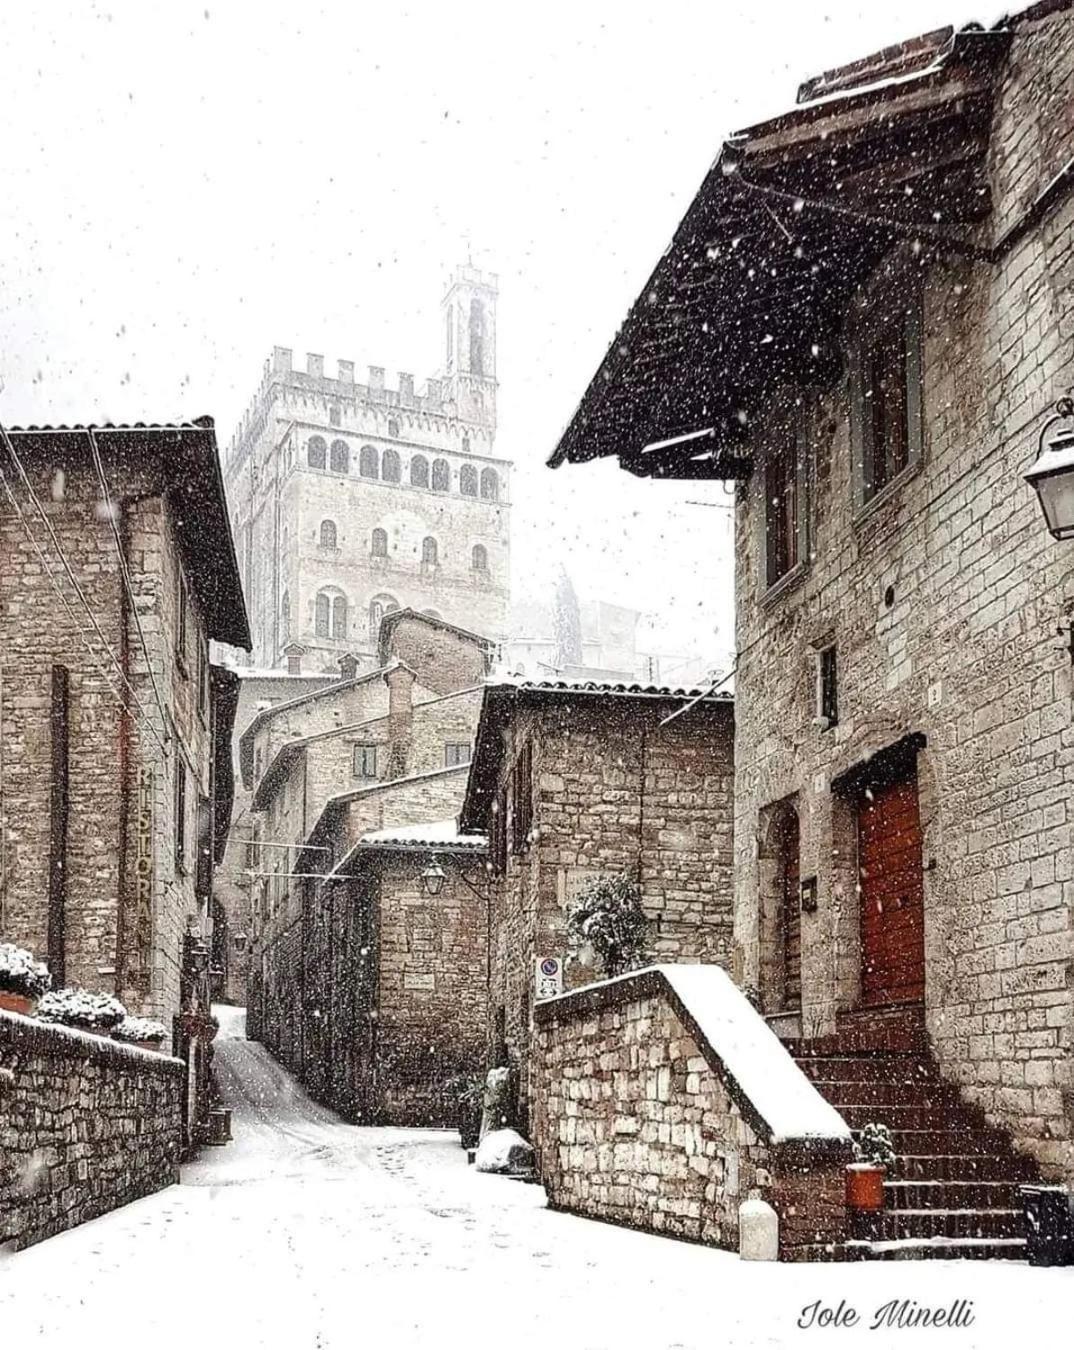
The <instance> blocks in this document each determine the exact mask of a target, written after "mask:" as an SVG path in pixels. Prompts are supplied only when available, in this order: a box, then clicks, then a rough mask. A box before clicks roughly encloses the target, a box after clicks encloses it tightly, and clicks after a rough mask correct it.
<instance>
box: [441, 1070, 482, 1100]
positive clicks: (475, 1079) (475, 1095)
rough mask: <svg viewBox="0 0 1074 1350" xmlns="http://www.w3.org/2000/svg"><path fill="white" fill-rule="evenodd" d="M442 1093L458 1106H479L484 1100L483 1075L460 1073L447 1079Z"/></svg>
mask: <svg viewBox="0 0 1074 1350" xmlns="http://www.w3.org/2000/svg"><path fill="white" fill-rule="evenodd" d="M444 1091H445V1092H446V1093H448V1095H449V1096H451V1097H454V1099H455V1100H456V1101H457V1102H458V1103H459V1105H460V1106H474V1105H477V1106H480V1105H481V1103H482V1102H483V1101H484V1099H485V1075H484V1074H483V1073H460V1074H459V1075H458V1076H457V1077H455V1078H449V1079H448V1080H447V1082H446V1083H445V1084H444Z"/></svg>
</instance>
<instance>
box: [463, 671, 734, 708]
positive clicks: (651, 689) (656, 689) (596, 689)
mask: <svg viewBox="0 0 1074 1350" xmlns="http://www.w3.org/2000/svg"><path fill="white" fill-rule="evenodd" d="M485 687H486V688H487V689H488V688H492V689H519V690H522V691H523V692H525V693H527V694H601V695H604V696H605V697H615V696H618V697H621V698H697V699H701V698H706V699H707V698H711V699H714V700H716V701H718V702H731V701H732V697H733V696H732V695H731V694H729V693H727V692H726V691H725V690H715V689H713V688H712V687H711V686H707V687H706V686H703V687H700V688H699V687H697V686H693V687H688V686H685V685H663V684H637V683H632V682H628V681H620V680H588V679H586V678H585V677H584V676H576V677H570V676H562V675H560V676H557V677H556V678H555V679H552V680H532V679H527V678H526V677H525V676H523V675H495V676H493V677H491V678H490V679H488V680H486V681H485Z"/></svg>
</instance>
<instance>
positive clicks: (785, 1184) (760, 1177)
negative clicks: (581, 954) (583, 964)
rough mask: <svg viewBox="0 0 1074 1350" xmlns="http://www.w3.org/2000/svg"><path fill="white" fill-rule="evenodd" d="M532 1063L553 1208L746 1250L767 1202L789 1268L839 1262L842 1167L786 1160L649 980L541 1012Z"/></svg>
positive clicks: (538, 1137) (535, 1114) (536, 1126)
mask: <svg viewBox="0 0 1074 1350" xmlns="http://www.w3.org/2000/svg"><path fill="white" fill-rule="evenodd" d="M533 1060H534V1066H533V1072H534V1093H533V1101H532V1114H531V1120H532V1132H533V1141H534V1144H535V1147H536V1149H537V1154H538V1162H539V1167H540V1172H541V1179H542V1181H543V1182H544V1185H545V1188H546V1190H547V1192H548V1199H549V1203H550V1205H552V1206H553V1207H555V1208H557V1209H565V1210H569V1211H571V1212H573V1213H577V1214H584V1215H587V1216H589V1217H591V1218H598V1219H607V1220H610V1221H612V1222H614V1223H619V1224H624V1225H626V1226H627V1227H631V1228H643V1229H648V1230H651V1231H653V1232H657V1233H664V1234H667V1235H668V1236H673V1237H680V1238H688V1239H691V1240H693V1241H697V1242H705V1243H711V1244H712V1245H713V1246H717V1247H724V1248H730V1249H735V1248H737V1245H738V1207H739V1205H740V1204H741V1202H742V1201H743V1200H745V1199H746V1198H747V1197H748V1196H749V1195H750V1193H751V1192H756V1193H758V1194H760V1195H761V1196H762V1197H763V1198H764V1199H766V1200H767V1201H768V1202H769V1203H770V1204H771V1205H772V1206H773V1207H774V1208H775V1210H776V1212H777V1214H778V1215H779V1217H780V1256H781V1259H783V1260H809V1259H823V1258H824V1257H825V1256H831V1255H832V1254H834V1249H835V1246H836V1244H838V1243H839V1242H841V1241H842V1239H843V1237H844V1236H845V1228H846V1211H845V1205H844V1186H845V1183H844V1176H843V1160H841V1159H840V1160H837V1161H834V1160H833V1161H829V1162H823V1161H821V1162H816V1163H812V1164H808V1165H796V1164H795V1162H794V1160H793V1158H791V1157H787V1158H784V1157H782V1156H781V1154H780V1151H779V1150H778V1149H776V1148H773V1147H772V1146H771V1145H770V1144H769V1143H768V1142H767V1141H766V1140H765V1139H764V1138H763V1137H761V1136H760V1135H759V1134H758V1132H757V1130H756V1129H755V1128H754V1127H753V1126H752V1125H751V1124H750V1122H749V1121H748V1120H747V1119H746V1118H745V1117H744V1116H743V1113H742V1111H741V1110H740V1108H739V1106H738V1104H737V1103H736V1102H735V1100H733V1098H732V1096H731V1095H730V1094H729V1092H728V1088H727V1087H726V1086H725V1084H724V1083H723V1082H722V1081H721V1079H720V1077H719V1076H718V1075H717V1073H716V1072H715V1071H714V1069H713V1065H712V1062H711V1060H710V1058H707V1057H706V1053H705V1050H704V1048H703V1047H702V1046H701V1045H699V1044H698V1041H697V1040H696V1039H695V1037H694V1035H693V1034H692V1033H691V1031H690V1030H689V1029H688V1028H687V1027H686V1026H685V1025H684V1023H683V1021H682V1020H681V1018H680V1016H679V1014H678V1012H677V1010H676V1009H675V1008H674V1007H673V1006H672V1005H671V1003H670V1002H669V1001H668V999H667V998H666V996H664V995H663V994H662V993H661V992H659V990H658V988H657V987H656V986H655V982H653V983H649V982H647V980H646V977H645V976H642V977H641V978H640V979H639V980H638V981H636V982H635V981H632V982H630V983H629V984H628V985H626V986H625V987H623V988H622V989H621V990H608V989H607V988H606V987H605V989H604V990H599V989H598V990H595V991H594V992H593V995H592V996H588V994H587V991H583V992H582V993H581V994H579V995H577V996H576V997H574V998H571V999H567V1000H562V1001H555V1002H553V1003H544V1004H538V1005H537V1027H536V1032H535V1046H534V1053H533Z"/></svg>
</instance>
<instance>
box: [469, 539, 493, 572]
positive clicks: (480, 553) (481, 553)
mask: <svg viewBox="0 0 1074 1350" xmlns="http://www.w3.org/2000/svg"><path fill="white" fill-rule="evenodd" d="M470 566H471V567H472V568H473V569H474V571H475V572H487V571H488V570H489V551H488V549H487V548H486V547H485V545H484V544H475V545H474V546H473V549H472V550H471V552H470Z"/></svg>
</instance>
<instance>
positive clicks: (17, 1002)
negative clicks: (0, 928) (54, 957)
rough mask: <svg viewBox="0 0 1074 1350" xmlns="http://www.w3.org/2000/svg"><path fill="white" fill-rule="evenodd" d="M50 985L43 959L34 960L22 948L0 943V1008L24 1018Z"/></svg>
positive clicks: (50, 978)
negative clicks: (21, 1015)
mask: <svg viewBox="0 0 1074 1350" xmlns="http://www.w3.org/2000/svg"><path fill="white" fill-rule="evenodd" d="M51 984H52V977H51V976H50V975H49V973H48V966H46V965H45V964H44V962H42V961H35V960H34V958H33V954H32V953H31V952H28V951H27V950H26V948H25V947H16V946H15V944H14V943H13V942H0V1008H3V1009H4V1010H5V1011H7V1012H14V1013H22V1014H23V1016H26V1017H28V1016H29V1015H30V1013H31V1012H32V1011H33V1006H34V1003H35V1001H36V1000H37V999H39V998H40V997H41V995H42V994H44V993H45V992H46V991H47V990H48V988H49V986H50V985H51Z"/></svg>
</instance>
